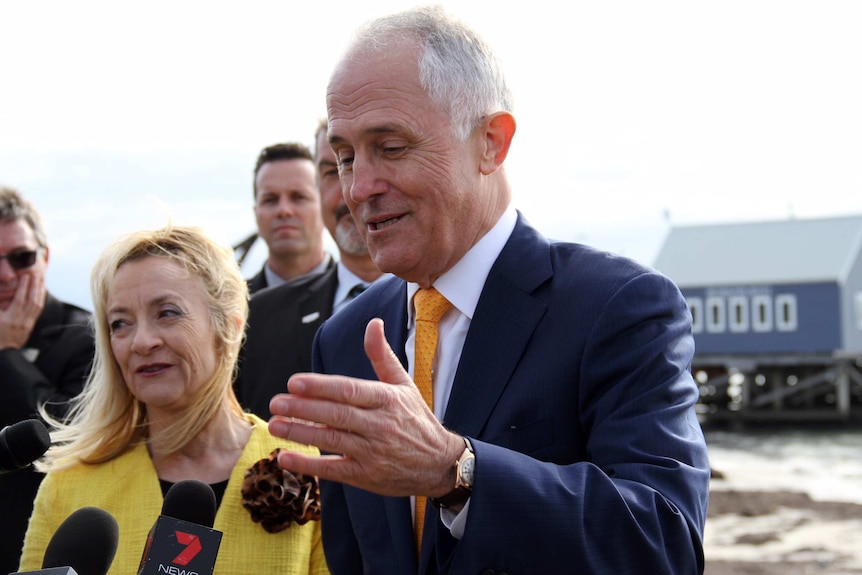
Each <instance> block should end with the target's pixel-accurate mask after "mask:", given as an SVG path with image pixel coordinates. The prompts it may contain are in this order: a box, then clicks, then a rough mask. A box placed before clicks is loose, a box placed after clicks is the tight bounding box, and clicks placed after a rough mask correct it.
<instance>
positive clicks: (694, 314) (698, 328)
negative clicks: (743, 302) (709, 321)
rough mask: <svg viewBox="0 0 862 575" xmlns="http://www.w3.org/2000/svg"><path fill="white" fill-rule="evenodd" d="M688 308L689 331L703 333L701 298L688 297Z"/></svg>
mask: <svg viewBox="0 0 862 575" xmlns="http://www.w3.org/2000/svg"><path fill="white" fill-rule="evenodd" d="M860 305H862V303H860ZM688 309H689V311H690V312H691V333H703V300H702V299H700V298H699V297H690V298H688Z"/></svg>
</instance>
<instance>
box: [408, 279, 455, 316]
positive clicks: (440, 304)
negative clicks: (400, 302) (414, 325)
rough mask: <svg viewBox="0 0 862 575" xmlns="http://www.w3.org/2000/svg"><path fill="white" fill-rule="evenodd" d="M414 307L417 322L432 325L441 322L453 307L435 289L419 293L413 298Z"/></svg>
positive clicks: (426, 289) (422, 290)
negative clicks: (425, 322) (428, 322)
mask: <svg viewBox="0 0 862 575" xmlns="http://www.w3.org/2000/svg"><path fill="white" fill-rule="evenodd" d="M413 305H414V306H415V307H416V321H430V322H432V323H437V322H439V321H440V318H441V317H443V315H444V314H445V313H446V312H447V311H449V309H450V308H451V307H452V303H451V302H450V301H449V300H448V299H446V298H445V297H444V296H443V294H441V293H440V292H439V291H437V290H436V289H434V288H433V287H432V288H423V289H420V290H419V291H417V292H416V295H414V296H413Z"/></svg>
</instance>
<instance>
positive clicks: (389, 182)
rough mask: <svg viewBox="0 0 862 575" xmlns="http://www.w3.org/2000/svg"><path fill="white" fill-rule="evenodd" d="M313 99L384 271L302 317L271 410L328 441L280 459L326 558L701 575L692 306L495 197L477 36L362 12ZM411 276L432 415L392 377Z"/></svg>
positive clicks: (496, 138) (497, 181)
mask: <svg viewBox="0 0 862 575" xmlns="http://www.w3.org/2000/svg"><path fill="white" fill-rule="evenodd" d="M327 110H328V114H329V142H330V144H331V145H332V148H333V151H334V152H335V154H336V157H337V159H338V165H339V171H340V177H341V183H342V190H343V193H344V195H345V198H346V200H347V204H348V206H349V208H350V210H351V212H352V213H353V216H354V218H355V220H356V221H357V224H358V225H359V228H360V230H361V231H362V232H363V233H364V234H365V237H366V240H367V243H368V247H369V250H370V252H371V255H372V258H373V259H374V262H375V263H376V264H377V266H378V267H379V268H380V269H382V270H383V271H388V272H393V273H394V274H395V275H396V276H398V277H397V278H393V279H392V280H389V281H386V282H382V283H380V284H378V285H376V286H373V287H372V288H370V289H369V290H368V292H366V294H365V295H363V297H362V298H361V299H359V300H357V301H356V302H354V303H353V304H351V305H350V306H348V307H347V308H345V309H344V310H343V311H342V312H339V313H338V314H336V315H334V316H333V317H332V318H331V319H330V320H328V321H327V322H326V323H324V325H323V326H322V327H321V328H320V329H319V330H318V332H317V336H316V339H315V344H314V360H313V365H314V370H315V372H317V373H314V374H297V375H294V376H293V377H292V378H291V380H290V382H289V384H288V389H289V391H290V393H289V394H282V395H279V396H277V397H276V398H275V399H274V400H273V402H272V404H271V408H272V412H273V414H274V415H275V416H274V417H273V419H272V420H271V421H270V431H271V432H272V433H273V434H275V435H277V436H281V437H287V438H290V439H293V440H296V441H300V442H302V443H310V444H314V445H317V446H319V447H320V448H321V450H323V451H324V452H325V453H326V454H325V455H323V456H321V457H304V456H301V455H298V454H295V453H282V454H281V455H280V457H279V463H280V464H281V465H282V466H283V467H285V468H288V469H291V470H294V471H298V472H302V473H308V474H313V475H317V476H319V477H321V478H323V480H324V481H322V485H321V492H322V497H323V499H322V512H323V517H322V521H323V544H324V548H325V550H326V555H327V562H328V564H329V567H330V569H331V571H332V573H333V574H335V575H342V574H348V573H366V574H370V573H380V574H384V573H386V574H389V573H398V574H404V573H417V572H418V573H423V574H428V573H455V574H461V573H464V574H479V573H483V574H488V575H490V574H494V573H497V574H502V573H508V574H512V575H514V574H516V573H530V574H539V573H540V574H543V575H544V574H559V573H579V574H589V575H607V574H611V573H612V574H614V575H623V574H638V575H643V574H650V575H653V574H658V573H662V574H687V575H689V574H692V573H701V572H702V571H703V551H702V535H703V527H704V521H705V518H706V508H707V499H708V482H709V465H708V461H707V452H706V445H705V442H704V438H703V434H702V432H701V429H700V425H699V423H698V421H697V418H696V416H695V412H694V404H695V402H696V400H697V397H698V391H697V388H696V386H695V384H694V382H693V380H692V378H691V375H690V373H689V365H690V361H691V357H692V354H693V351H694V349H693V339H692V336H691V333H690V322H691V316H690V314H689V312H688V310H687V308H686V305H685V302H684V300H683V298H682V296H681V294H680V292H679V290H678V289H677V287H676V286H675V285H674V284H673V283H672V282H671V281H670V280H668V279H667V278H665V277H663V276H661V275H660V274H658V273H656V272H655V271H653V270H650V269H648V268H645V267H643V266H641V265H639V264H637V263H635V262H633V261H630V260H627V259H625V258H621V257H618V256H614V255H612V254H608V253H603V252H599V251H597V250H594V249H591V248H588V247H586V246H582V245H576V244H566V243H554V242H549V241H548V240H547V239H545V238H544V237H542V236H541V235H540V234H539V233H538V232H537V231H536V230H535V229H533V228H532V227H530V225H529V224H528V223H527V221H526V220H525V218H524V217H523V216H522V215H521V214H520V213H518V212H516V211H515V209H514V208H513V207H512V206H511V205H510V202H511V190H510V186H509V183H508V181H507V178H506V175H505V170H504V168H503V163H504V160H505V158H506V155H507V152H508V150H509V145H510V143H511V141H512V138H513V135H514V133H515V120H514V118H513V116H512V114H511V113H510V110H511V98H510V94H509V91H508V88H507V87H506V84H505V80H504V77H503V74H502V73H501V71H500V69H499V67H498V64H497V62H496V60H495V58H494V56H493V54H492V52H491V51H490V49H489V48H488V47H487V45H486V44H485V42H484V41H483V40H482V39H481V38H479V37H478V36H477V35H476V34H475V33H474V32H473V31H471V30H470V29H469V28H467V27H465V26H464V25H462V24H460V23H458V22H456V21H454V20H453V19H451V18H450V17H448V16H447V15H446V14H445V13H444V12H442V10H441V9H439V8H417V9H414V10H411V11H408V12H405V13H401V14H398V15H395V16H392V17H385V18H381V19H378V20H375V21H373V22H371V23H369V24H368V25H366V27H364V28H363V29H361V30H360V31H359V33H358V34H357V36H356V37H355V39H354V41H353V42H352V43H351V44H350V46H349V47H348V50H347V52H346V54H345V56H344V57H343V58H342V59H341V61H340V62H339V64H338V65H337V66H336V68H335V71H334V72H333V75H332V76H331V79H330V83H329V86H328V89H327ZM431 286H433V287H434V288H436V289H437V290H438V291H439V292H440V293H442V294H443V295H444V296H445V297H446V299H448V300H449V302H451V303H452V305H453V308H452V309H450V310H449V311H448V312H447V313H446V315H444V316H443V318H442V320H441V321H440V324H439V334H440V335H439V343H438V346H437V348H436V359H435V369H434V372H433V396H434V402H433V411H432V409H430V408H429V407H428V406H427V404H426V402H425V400H423V398H422V396H421V394H420V392H419V390H418V389H417V387H416V386H415V385H414V383H413V379H414V365H413V364H414V354H415V353H416V352H415V350H414V337H415V327H414V325H415V323H414V313H415V312H414V300H413V296H414V294H416V293H417V291H418V290H419V289H426V288H429V287H431ZM425 497H427V498H428V503H427V506H426V507H425V511H426V513H425V521H424V523H423V524H422V526H423V530H422V540H421V549H420V551H419V553H418V554H417V551H416V549H415V547H414V545H413V531H414V526H413V525H412V519H411V509H412V508H411V505H412V503H411V502H412V500H413V498H419V500H420V501H422V500H423V498H425Z"/></svg>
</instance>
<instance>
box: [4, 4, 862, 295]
mask: <svg viewBox="0 0 862 575" xmlns="http://www.w3.org/2000/svg"><path fill="white" fill-rule="evenodd" d="M442 3H443V4H444V5H445V6H447V7H448V8H449V9H450V11H452V12H453V13H454V14H456V15H458V16H460V17H461V18H463V19H464V20H467V21H468V22H470V23H471V24H473V25H474V26H475V27H476V28H477V29H479V30H480V32H481V33H483V34H484V35H485V36H486V38H488V39H489V41H490V42H491V43H492V45H494V46H495V47H496V48H497V49H498V52H499V53H500V55H501V58H502V60H503V63H504V66H505V68H506V70H507V72H508V75H509V80H510V83H511V84H512V87H513V90H514V92H515V110H514V113H515V117H516V118H517V120H518V131H517V134H516V136H515V141H514V144H513V148H512V151H511V153H510V155H509V158H508V160H507V170H508V172H509V174H510V177H511V179H512V182H513V186H514V189H515V205H516V207H518V208H519V209H521V210H522V211H523V212H524V214H525V215H526V216H527V218H528V219H529V220H530V221H531V222H532V223H533V224H534V225H536V226H537V227H538V228H539V229H540V230H542V231H543V232H544V233H545V234H546V235H548V236H551V237H554V238H557V239H565V240H571V241H578V242H585V243H589V244H593V245H596V246H598V247H601V248H604V249H609V250H611V251H615V252H617V253H621V254H623V255H627V256H630V257H633V258H635V259H638V260H640V261H642V262H644V263H646V264H651V263H652V262H653V261H654V259H655V257H656V255H657V254H658V251H659V249H660V247H661V243H662V241H663V240H664V238H665V235H666V234H667V231H668V229H669V226H671V225H696V224H701V223H714V222H736V221H750V220H760V219H780V218H787V217H800V218H801V217H823V216H831V215H843V214H850V213H852V214H860V213H862V193H860V192H862V105H860V102H862V62H860V58H862V34H860V33H859V30H860V29H862V2H856V1H844V2H830V1H813V0H812V1H806V2H799V1H796V2H794V1H787V0H768V1H757V0H747V1H734V0H731V1H721V2H691V1H679V2H670V1H665V0H656V1H650V2H634V1H631V2H565V3H560V2H558V1H556V0H555V1H553V2H550V1H544V0H533V1H531V2H521V3H511V6H508V5H507V4H509V3H504V2H499V0H493V1H489V0H470V1H467V0H464V1H462V2H455V1H448V2H442ZM414 4H417V3H416V2H404V1H402V2H397V1H394V0H389V1H386V0H374V1H365V2H342V1H339V0H333V1H330V2H289V1H287V0H281V1H278V2H274V1H254V0H247V1H245V2H242V3H239V2H231V3H226V2H225V3H219V2H206V3H205V2H197V1H194V2H183V1H181V0H172V1H162V0H157V1H153V2H146V3H134V4H132V3H125V2H116V1H111V2H98V1H94V0H77V1H75V2H57V1H55V2H50V1H49V2H14V1H12V0H0V182H2V183H5V184H7V185H12V186H15V187H17V188H18V189H20V190H21V191H22V192H23V193H24V194H25V195H27V196H28V197H29V198H30V199H32V200H33V201H34V202H35V203H36V204H37V207H38V208H39V209H40V210H41V212H42V213H43V215H44V217H45V219H46V222H47V225H48V232H49V238H50V242H51V247H52V261H51V265H50V269H49V276H48V279H49V289H50V290H51V291H52V292H54V293H55V294H57V295H59V296H61V297H64V298H66V299H69V300H71V301H74V302H75V303H79V305H84V306H85V307H88V308H90V307H91V306H90V304H89V295H88V287H87V282H88V278H89V270H90V267H91V266H92V263H93V261H94V260H95V258H96V256H97V255H98V253H99V251H101V249H102V248H103V247H104V246H105V245H106V244H107V243H108V242H110V241H111V240H112V239H113V238H115V237H116V236H117V235H118V234H121V233H124V232H127V231H131V230H134V229H139V228H144V227H156V226H160V225H163V224H164V223H166V222H167V221H168V219H169V218H170V219H171V220H172V221H174V222H176V223H183V224H197V225H202V226H204V227H206V228H207V229H210V230H211V231H212V232H213V233H214V234H215V235H216V236H217V237H219V238H220V239H222V240H223V241H225V242H226V243H228V242H230V243H233V242H236V241H238V240H239V239H241V238H242V237H244V236H245V235H246V234H247V233H249V232H251V231H252V230H253V229H254V219H253V215H252V209H251V206H252V198H251V169H252V167H253V163H254V158H255V157H256V155H257V153H258V151H259V150H260V149H261V148H262V147H264V146H266V145H269V144H272V143H275V142H278V141H290V140H298V141H302V142H305V143H307V144H311V143H312V134H313V131H314V127H315V125H316V123H317V120H318V118H319V117H321V116H322V115H323V114H324V113H325V107H324V94H325V88H326V82H327V79H328V76H329V73H330V71H331V69H332V66H333V65H334V64H335V61H336V59H337V57H338V54H339V53H340V51H341V49H342V48H343V45H344V43H345V42H346V41H347V40H348V39H349V36H350V33H351V31H352V30H353V29H354V28H355V27H356V26H357V25H358V24H360V23H361V22H363V21H365V20H367V19H368V18H371V17H373V16H376V15H380V14H384V13H388V12H392V11H395V10H399V9H401V8H405V7H408V6H411V5H414ZM562 7H565V9H564V10H561V8H562ZM260 255H261V254H260V253H257V257H260ZM251 265H252V266H253V267H254V266H259V265H260V262H259V260H255V261H253V263H252V264H251ZM253 271H254V270H252V269H248V270H247V275H251V273H252V272H253Z"/></svg>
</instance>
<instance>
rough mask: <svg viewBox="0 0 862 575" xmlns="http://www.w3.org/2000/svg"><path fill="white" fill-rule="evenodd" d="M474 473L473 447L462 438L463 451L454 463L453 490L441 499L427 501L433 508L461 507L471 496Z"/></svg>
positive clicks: (433, 498)
mask: <svg viewBox="0 0 862 575" xmlns="http://www.w3.org/2000/svg"><path fill="white" fill-rule="evenodd" d="M475 472H476V456H475V455H474V454H473V446H472V445H470V441H469V440H468V439H467V438H466V437H465V438H464V451H463V452H461V457H459V458H458V460H457V461H455V489H453V490H452V491H450V492H449V493H447V494H446V495H444V496H443V497H431V498H430V499H429V500H430V501H431V503H432V505H434V506H435V507H438V508H440V507H442V508H444V509H445V508H448V507H454V506H456V505H463V504H464V503H467V500H468V499H470V495H472V494H473V477H474V475H475Z"/></svg>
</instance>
